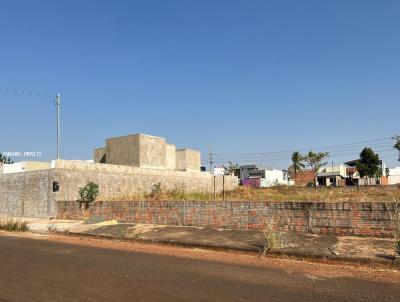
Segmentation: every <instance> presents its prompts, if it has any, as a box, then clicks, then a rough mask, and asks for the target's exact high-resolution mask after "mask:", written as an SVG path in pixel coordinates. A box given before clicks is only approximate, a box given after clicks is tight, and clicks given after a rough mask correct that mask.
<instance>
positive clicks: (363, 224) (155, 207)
mask: <svg viewBox="0 0 400 302" xmlns="http://www.w3.org/2000/svg"><path fill="white" fill-rule="evenodd" d="M398 207H400V203H383V202H362V203H346V202H340V203H326V202H252V201H243V202H230V201H226V202H201V201H200V202H196V201H176V202H173V201H170V202H162V201H160V202H155V201H142V202H133V201H113V202H107V201H103V202H95V204H94V205H93V206H91V208H90V209H89V211H88V212H87V213H83V212H82V211H80V210H79V208H78V204H77V203H76V202H73V201H67V202H61V201H60V202H58V214H57V217H58V218H64V219H81V218H83V217H84V216H85V217H87V216H90V217H94V218H100V219H116V220H118V221H120V222H132V223H151V224H164V225H181V226H199V227H210V228H227V229H263V228H265V227H266V226H267V225H271V226H272V227H273V228H274V229H277V230H282V231H295V232H301V233H305V232H310V233H314V234H334V235H355V236H375V237H393V236H394V234H395V230H396V225H397V223H398V221H399V214H398V210H397V208H398Z"/></svg>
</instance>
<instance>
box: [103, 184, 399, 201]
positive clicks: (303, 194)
mask: <svg viewBox="0 0 400 302" xmlns="http://www.w3.org/2000/svg"><path fill="white" fill-rule="evenodd" d="M100 199H102V200H138V201H142V200H164V201H170V200H172V201H179V200H193V201H209V200H222V199H223V194H222V193H221V194H216V196H215V197H214V194H207V193H186V192H184V191H182V190H174V191H165V190H163V189H162V188H157V189H156V190H154V191H153V192H152V193H150V194H146V195H140V194H138V195H132V196H113V197H112V198H107V197H105V196H103V197H100ZM225 200H229V201H244V200H245V201H275V202H276V201H332V202H347V201H353V202H365V201H382V202H383V201H384V202H399V201H400V189H398V188H397V187H389V186H381V187H342V188H340V187H336V188H334V187H332V188H325V187H323V188H318V189H314V188H305V187H287V186H278V187H273V188H250V187H239V188H237V189H236V190H234V191H228V192H225Z"/></svg>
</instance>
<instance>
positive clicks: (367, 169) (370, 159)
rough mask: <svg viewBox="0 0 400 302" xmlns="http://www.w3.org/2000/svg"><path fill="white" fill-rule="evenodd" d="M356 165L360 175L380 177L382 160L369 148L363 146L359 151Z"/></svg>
mask: <svg viewBox="0 0 400 302" xmlns="http://www.w3.org/2000/svg"><path fill="white" fill-rule="evenodd" d="M356 167H357V171H358V173H360V177H380V176H381V175H382V162H381V160H380V159H379V155H378V154H376V153H375V152H374V151H373V150H372V149H371V148H364V149H363V150H362V151H361V153H360V159H359V160H358V161H357V163H356Z"/></svg>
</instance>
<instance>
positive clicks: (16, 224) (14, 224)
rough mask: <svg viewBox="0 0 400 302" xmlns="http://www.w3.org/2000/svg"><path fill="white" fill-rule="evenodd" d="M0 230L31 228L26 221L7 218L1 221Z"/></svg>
mask: <svg viewBox="0 0 400 302" xmlns="http://www.w3.org/2000/svg"><path fill="white" fill-rule="evenodd" d="M0 230H3V231H8V232H26V231H28V230H29V227H28V223H27V222H26V221H19V220H7V221H0Z"/></svg>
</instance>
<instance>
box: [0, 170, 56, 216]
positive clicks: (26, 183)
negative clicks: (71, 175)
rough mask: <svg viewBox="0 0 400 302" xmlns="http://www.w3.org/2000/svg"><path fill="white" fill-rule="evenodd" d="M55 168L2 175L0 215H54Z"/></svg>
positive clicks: (0, 179)
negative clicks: (53, 189)
mask: <svg viewBox="0 0 400 302" xmlns="http://www.w3.org/2000/svg"><path fill="white" fill-rule="evenodd" d="M53 180H54V170H53V169H47V170H40V171H29V172H21V173H12V174H4V175H0V217H37V218H48V217H54V216H56V213H57V204H56V203H55V199H54V193H53V191H52V188H53V185H52V184H53Z"/></svg>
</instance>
